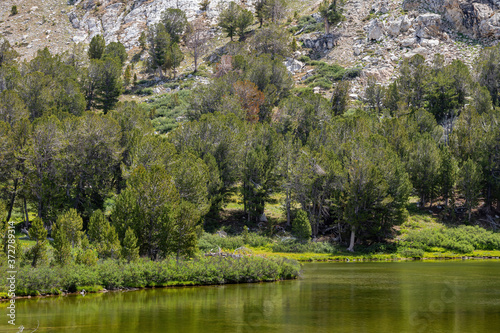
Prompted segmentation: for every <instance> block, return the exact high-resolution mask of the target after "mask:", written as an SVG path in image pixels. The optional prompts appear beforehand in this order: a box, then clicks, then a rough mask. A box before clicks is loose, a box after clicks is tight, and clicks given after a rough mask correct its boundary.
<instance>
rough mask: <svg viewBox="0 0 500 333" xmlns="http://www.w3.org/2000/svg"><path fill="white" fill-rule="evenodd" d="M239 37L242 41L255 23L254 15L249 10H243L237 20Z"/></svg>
mask: <svg viewBox="0 0 500 333" xmlns="http://www.w3.org/2000/svg"><path fill="white" fill-rule="evenodd" d="M236 23H237V28H238V35H239V36H240V41H241V40H243V38H244V37H245V33H246V29H247V28H248V27H249V26H250V25H252V23H253V14H252V12H251V11H249V10H248V9H243V8H242V9H241V10H240V13H239V15H238V18H237V22H236Z"/></svg>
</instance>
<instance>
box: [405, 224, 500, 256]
mask: <svg viewBox="0 0 500 333" xmlns="http://www.w3.org/2000/svg"><path fill="white" fill-rule="evenodd" d="M401 246H402V247H412V248H419V249H422V250H430V248H431V247H440V248H444V249H446V250H452V251H457V252H460V253H470V252H473V251H474V250H498V249H500V234H498V233H494V232H491V231H487V230H486V229H483V228H481V227H479V226H460V227H458V228H434V229H423V230H411V231H410V232H409V233H408V235H407V236H406V238H405V239H404V241H403V242H402V243H401Z"/></svg>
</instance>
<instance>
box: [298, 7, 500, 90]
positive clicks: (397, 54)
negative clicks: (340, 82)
mask: <svg viewBox="0 0 500 333" xmlns="http://www.w3.org/2000/svg"><path fill="white" fill-rule="evenodd" d="M499 5H500V2H499ZM499 9H500V7H498V6H497V5H496V4H495V3H494V2H493V1H491V2H484V1H483V2H475V1H457V0H449V1H448V0H410V1H408V0H406V1H401V0H395V1H387V0H350V1H348V2H347V3H346V4H345V14H344V15H345V17H346V20H345V21H343V22H341V23H340V24H339V25H338V26H337V27H336V28H335V29H334V30H333V31H332V34H331V35H330V36H324V35H321V34H318V33H313V34H309V35H303V36H301V38H300V39H301V40H302V41H303V42H304V44H305V45H306V46H308V47H311V48H312V49H313V50H314V51H315V53H316V54H317V55H318V56H321V57H322V58H325V59H326V60H327V62H334V63H338V64H340V65H343V66H348V67H352V66H359V67H362V68H363V71H362V74H361V77H360V78H359V79H357V80H356V83H357V84H356V83H355V84H354V87H353V94H356V93H357V92H358V91H357V87H359V86H360V84H361V83H362V82H363V81H364V80H365V78H366V77H367V76H368V75H374V76H375V77H377V79H378V80H379V81H382V82H384V81H390V80H392V79H394V74H395V69H396V68H397V67H398V66H399V63H400V61H401V60H402V59H404V58H409V57H411V56H413V55H415V54H421V55H422V56H424V57H425V58H426V60H427V61H429V62H430V61H432V59H433V57H434V54H436V53H440V54H443V55H444V58H445V60H446V61H447V62H451V61H452V60H454V59H461V60H462V61H463V62H465V63H466V64H468V65H472V64H473V62H474V61H475V58H476V56H477V54H478V52H479V50H480V49H481V48H482V47H485V46H488V45H491V44H494V43H496V42H497V40H498V38H499V37H500V21H499V18H500V10H499ZM318 19H319V18H318Z"/></svg>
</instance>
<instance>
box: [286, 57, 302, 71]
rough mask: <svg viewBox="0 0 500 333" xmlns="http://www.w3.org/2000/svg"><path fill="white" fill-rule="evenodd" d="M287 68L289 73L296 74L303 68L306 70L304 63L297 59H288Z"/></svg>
mask: <svg viewBox="0 0 500 333" xmlns="http://www.w3.org/2000/svg"><path fill="white" fill-rule="evenodd" d="M285 66H286V69H288V71H289V72H291V73H296V72H299V71H300V70H301V69H302V68H304V63H302V62H300V61H298V60H296V59H292V58H286V61H285Z"/></svg>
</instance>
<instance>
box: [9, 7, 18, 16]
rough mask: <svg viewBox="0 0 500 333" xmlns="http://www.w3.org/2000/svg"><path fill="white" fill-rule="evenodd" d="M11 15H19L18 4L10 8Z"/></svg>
mask: <svg viewBox="0 0 500 333" xmlns="http://www.w3.org/2000/svg"><path fill="white" fill-rule="evenodd" d="M10 15H12V16H14V15H17V6H16V5H14V6H12V8H11V9H10Z"/></svg>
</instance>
